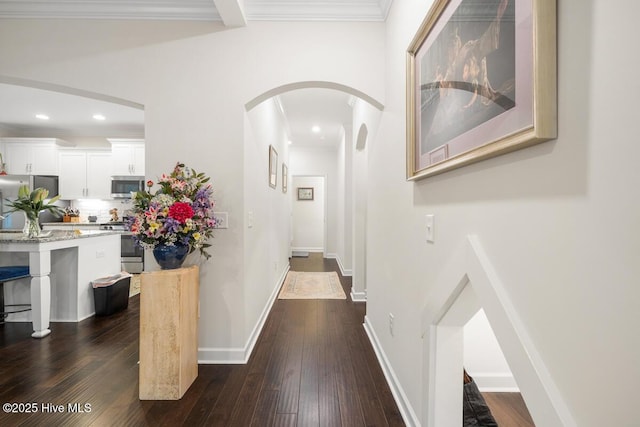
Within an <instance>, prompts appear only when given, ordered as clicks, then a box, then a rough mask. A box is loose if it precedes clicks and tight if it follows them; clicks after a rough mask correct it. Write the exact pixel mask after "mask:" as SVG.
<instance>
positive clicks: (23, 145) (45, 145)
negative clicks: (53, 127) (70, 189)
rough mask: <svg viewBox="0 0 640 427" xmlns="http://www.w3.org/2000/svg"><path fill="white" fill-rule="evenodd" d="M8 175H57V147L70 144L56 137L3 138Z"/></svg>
mask: <svg viewBox="0 0 640 427" xmlns="http://www.w3.org/2000/svg"><path fill="white" fill-rule="evenodd" d="M3 142H4V143H5V148H4V151H5V155H4V162H5V163H6V171H7V173H8V174H10V175H58V172H59V169H58V149H59V147H61V146H69V145H72V144H70V143H68V142H66V141H62V140H60V139H56V138H4V139H3Z"/></svg>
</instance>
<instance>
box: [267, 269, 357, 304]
mask: <svg viewBox="0 0 640 427" xmlns="http://www.w3.org/2000/svg"><path fill="white" fill-rule="evenodd" d="M278 298H279V299H347V297H346V295H345V294H344V291H343V290H342V285H341V284H340V279H339V278H338V273H336V272H335V271H332V272H329V273H326V272H323V273H318V272H315V273H310V272H302V271H290V272H289V273H287V278H286V279H285V280H284V285H282V290H281V291H280V295H279V296H278Z"/></svg>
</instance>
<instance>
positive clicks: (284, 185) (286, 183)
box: [282, 163, 289, 193]
mask: <svg viewBox="0 0 640 427" xmlns="http://www.w3.org/2000/svg"><path fill="white" fill-rule="evenodd" d="M288 188H289V168H288V167H287V165H286V164H284V163H283V164H282V192H283V193H286V192H287V190H288Z"/></svg>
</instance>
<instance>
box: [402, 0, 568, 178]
mask: <svg viewBox="0 0 640 427" xmlns="http://www.w3.org/2000/svg"><path fill="white" fill-rule="evenodd" d="M515 2H516V0H492V1H483V2H478V1H474V0H436V1H435V3H434V4H433V6H432V7H431V9H430V10H429V12H428V14H427V16H426V17H425V19H424V21H423V22H422V25H421V26H420V28H419V29H418V32H417V33H416V35H415V37H414V39H413V41H412V42H411V44H410V45H409V47H408V49H407V147H406V149H407V180H418V179H422V178H425V177H428V176H432V175H436V174H440V173H443V172H446V171H449V170H452V169H456V168H459V167H462V166H465V165H468V164H471V163H475V162H478V161H481V160H484V159H488V158H490V157H494V156H498V155H501V154H504V153H508V152H511V151H514V150H518V149H521V148H524V147H528V146H531V145H533V144H538V143H540V142H544V141H548V140H550V139H553V138H556V136H557V95H556V92H557V71H556V0H517V2H518V7H517V9H516V8H515ZM516 22H517V23H518V25H516ZM418 106H419V107H418Z"/></svg>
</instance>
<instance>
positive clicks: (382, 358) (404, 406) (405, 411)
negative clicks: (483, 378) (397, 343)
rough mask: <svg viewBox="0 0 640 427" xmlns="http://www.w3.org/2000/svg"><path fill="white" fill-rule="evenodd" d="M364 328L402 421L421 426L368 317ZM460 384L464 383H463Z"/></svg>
mask: <svg viewBox="0 0 640 427" xmlns="http://www.w3.org/2000/svg"><path fill="white" fill-rule="evenodd" d="M363 326H364V330H365V331H366V332H367V336H368V337H369V341H371V345H372V346H373V351H374V352H375V353H376V357H377V358H378V362H379V363H380V367H381V368H382V372H383V374H384V377H385V379H386V380H387V384H389V388H390V389H391V394H392V395H393V398H394V400H395V401H396V404H397V405H398V409H399V410H400V415H402V420H403V421H404V423H405V424H406V425H407V426H420V421H419V420H418V417H417V416H416V413H415V412H414V411H413V407H412V406H411V403H409V399H408V398H407V395H406V394H405V392H404V390H403V389H402V385H401V384H400V381H398V377H397V376H396V374H395V372H394V371H393V368H392V366H391V363H389V359H387V356H386V354H385V353H384V350H383V349H382V346H381V345H380V341H379V340H378V337H377V335H376V332H375V330H374V328H373V325H372V324H371V322H370V321H369V318H368V317H367V316H364V325H363ZM460 382H461V383H462V381H460ZM461 400H462V399H461Z"/></svg>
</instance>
